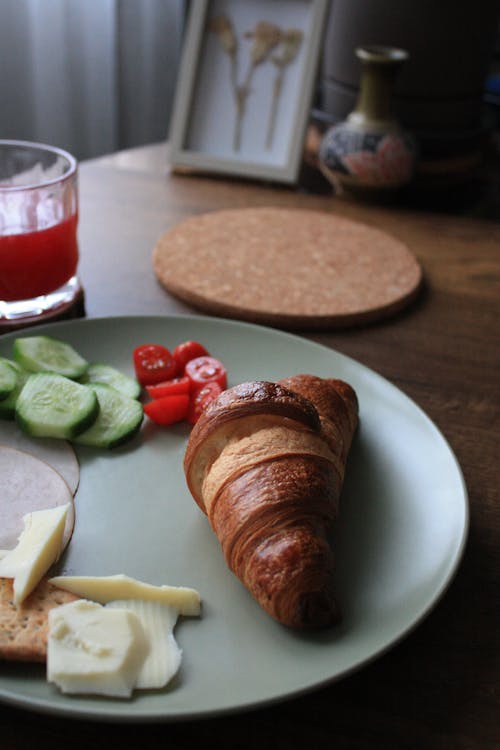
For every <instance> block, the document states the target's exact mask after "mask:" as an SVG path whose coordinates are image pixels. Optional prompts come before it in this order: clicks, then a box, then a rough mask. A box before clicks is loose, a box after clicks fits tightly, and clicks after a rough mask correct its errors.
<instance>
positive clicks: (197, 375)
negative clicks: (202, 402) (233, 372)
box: [184, 357, 227, 392]
mask: <svg viewBox="0 0 500 750" xmlns="http://www.w3.org/2000/svg"><path fill="white" fill-rule="evenodd" d="M184 374H185V375H187V376H188V378H189V380H190V381H191V389H192V391H193V392H194V391H198V390H199V389H200V388H202V387H203V386H204V385H206V384H207V383H212V382H215V383H218V384H219V385H220V387H221V389H222V390H225V388H227V372H226V368H225V367H224V365H223V364H222V362H220V361H219V360H218V359H215V357H196V359H191V360H190V361H189V362H188V363H187V365H186V367H185V368H184Z"/></svg>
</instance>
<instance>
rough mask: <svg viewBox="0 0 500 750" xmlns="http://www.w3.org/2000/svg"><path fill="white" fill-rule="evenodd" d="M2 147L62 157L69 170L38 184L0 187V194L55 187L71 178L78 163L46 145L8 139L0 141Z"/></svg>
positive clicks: (60, 151)
mask: <svg viewBox="0 0 500 750" xmlns="http://www.w3.org/2000/svg"><path fill="white" fill-rule="evenodd" d="M3 146H17V147H20V148H26V149H28V148H30V149H38V150H39V151H49V152H50V153H52V154H57V155H58V156H62V157H63V158H64V159H66V160H67V161H68V163H69V169H68V171H67V172H65V173H64V174H62V175H60V176H59V177H52V178H50V179H48V180H40V181H39V182H32V183H27V184H26V185H0V192H2V193H14V192H21V191H23V190H35V189H36V188H43V187H48V186H49V185H57V184H58V183H61V182H64V180H67V179H68V178H69V177H72V176H73V175H74V174H76V172H77V168H78V161H77V159H76V158H75V157H74V156H73V155H72V154H70V153H69V152H68V151H65V150H64V149H62V148H59V147H58V146H50V145H49V144H48V143H37V142H35V141H18V140H9V139H4V138H1V139H0V149H2V147H3Z"/></svg>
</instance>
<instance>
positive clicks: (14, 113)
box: [0, 0, 185, 159]
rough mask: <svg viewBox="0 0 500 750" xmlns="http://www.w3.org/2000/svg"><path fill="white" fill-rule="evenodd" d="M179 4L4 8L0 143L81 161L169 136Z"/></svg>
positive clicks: (8, 3)
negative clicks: (27, 143) (44, 147)
mask: <svg viewBox="0 0 500 750" xmlns="http://www.w3.org/2000/svg"><path fill="white" fill-rule="evenodd" d="M184 5H185V3H184V2H183V0H1V1H0V73H1V78H0V81H1V83H0V138H14V139H25V140H35V141H41V142H45V143H50V144H54V145H58V146H60V147H62V148H65V149H67V150H69V151H71V152H72V153H74V154H75V156H77V157H78V158H79V159H84V158H89V157H92V156H98V155H100V154H104V153H109V152H111V151H115V150H117V149H119V148H126V147H131V146H135V145H140V144H143V143H150V142H154V141H159V140H163V139H164V138H166V136H167V133H168V126H169V118H170V111H171V104H172V98H173V93H174V89H175V83H176V77H177V66H178V60H179V55H180V50H181V42H182V32H183V28H184V13H185V11H184Z"/></svg>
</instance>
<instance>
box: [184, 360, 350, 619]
mask: <svg viewBox="0 0 500 750" xmlns="http://www.w3.org/2000/svg"><path fill="white" fill-rule="evenodd" d="M357 422H358V401H357V397H356V394H355V392H354V390H353V389H352V388H351V386H350V385H348V384H347V383H345V382H343V381H341V380H334V379H323V378H319V377H316V376H314V375H295V376H293V377H289V378H286V379H284V380H282V381H280V382H278V383H272V382H268V381H253V382H247V383H242V384H240V385H237V386H235V387H234V388H230V389H228V390H226V391H224V392H223V393H222V394H221V395H220V396H219V397H218V398H217V399H216V400H215V401H213V402H212V403H211V404H210V406H209V407H208V408H207V409H206V410H205V412H204V413H203V414H202V416H201V417H200V419H199V420H198V422H197V423H196V424H195V426H194V427H193V429H192V431H191V435H190V438H189V441H188V444H187V447H186V452H185V457H184V470H185V474H186V481H187V485H188V487H189V490H190V492H191V494H192V495H193V498H194V499H195V501H196V502H197V503H198V505H199V506H200V508H201V509H202V511H203V512H204V513H205V514H206V515H207V516H208V519H209V521H210V524H211V526H212V528H213V530H214V532H215V534H216V535H217V537H218V539H219V542H220V544H221V546H222V551H223V553H224V557H225V560H226V563H227V565H228V566H229V568H230V569H231V570H232V571H233V573H234V574H235V575H236V576H237V577H238V578H239V579H240V581H241V582H242V583H243V584H244V585H245V586H246V588H247V589H248V590H249V591H250V593H251V594H252V595H253V596H254V597H255V599H256V600H257V602H259V604H260V605H261V606H262V607H263V609H264V610H265V611H266V612H268V613H269V614H270V615H271V616H272V617H273V618H274V619H276V620H277V621H278V622H280V623H282V624H283V625H286V626H289V627H291V628H295V629H300V630H305V629H318V628H323V627H327V626H330V625H333V624H335V623H336V622H337V621H338V620H339V618H340V611H339V607H338V605H337V602H336V599H335V596H334V594H333V572H334V557H333V553H332V550H331V546H330V544H329V543H328V539H327V537H328V534H329V532H330V531H331V528H332V525H333V523H334V522H335V519H336V517H337V512H338V504H339V496H340V491H341V488H342V483H343V479H344V471H345V465H346V460H347V456H348V452H349V448H350V446H351V442H352V438H353V435H354V432H355V430H356V426H357Z"/></svg>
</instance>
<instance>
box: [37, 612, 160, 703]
mask: <svg viewBox="0 0 500 750" xmlns="http://www.w3.org/2000/svg"><path fill="white" fill-rule="evenodd" d="M148 648H149V647H148V641H147V638H146V635H145V633H144V630H143V628H142V625H141V623H140V620H139V618H138V617H137V615H136V614H135V613H134V612H131V611H130V610H128V609H111V608H110V609H107V608H105V607H103V606H101V605H100V604H96V603H95V602H89V601H86V600H84V599H80V600H77V601H75V602H70V603H68V604H63V605H62V606H60V607H55V608H54V609H52V610H51V611H50V612H49V634H48V641H47V679H48V681H49V682H53V683H55V684H56V685H57V686H58V687H59V688H60V690H62V692H63V693H88V694H94V695H107V696H113V697H117V698H129V697H130V696H131V694H132V691H133V689H134V687H135V685H136V683H137V677H138V674H139V671H140V669H141V666H142V664H143V662H144V659H145V658H146V656H147V653H148Z"/></svg>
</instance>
